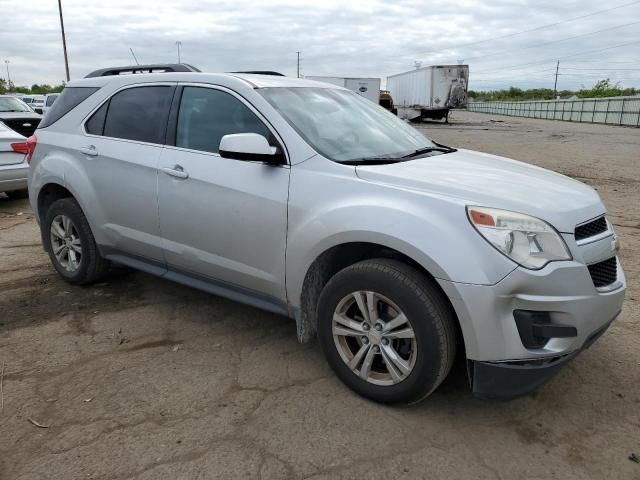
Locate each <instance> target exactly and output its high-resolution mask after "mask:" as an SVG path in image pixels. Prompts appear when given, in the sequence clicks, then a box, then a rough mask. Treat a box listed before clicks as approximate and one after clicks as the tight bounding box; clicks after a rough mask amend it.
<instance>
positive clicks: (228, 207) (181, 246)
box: [158, 85, 290, 302]
mask: <svg viewBox="0 0 640 480" xmlns="http://www.w3.org/2000/svg"><path fill="white" fill-rule="evenodd" d="M178 88H179V92H180V93H177V94H176V98H178V97H179V105H178V107H177V109H176V120H175V139H174V141H173V142H172V145H168V146H167V147H165V149H164V150H163V152H162V154H161V159H160V170H159V177H158V205H159V211H160V229H161V232H162V238H163V246H164V249H165V258H166V260H167V265H168V268H169V269H170V270H173V271H176V272H182V273H186V274H187V275H195V276H201V277H203V278H204V280H205V281H208V282H214V283H218V284H221V285H224V288H228V289H232V290H239V291H248V292H246V293H249V294H252V293H259V294H261V295H266V296H268V297H269V298H270V299H276V300H278V301H280V302H284V301H285V298H286V295H285V287H284V274H285V273H284V272H285V257H284V255H285V241H286V231H287V197H288V189H289V171H290V169H289V166H288V165H279V166H278V165H270V164H266V163H262V162H257V161H246V160H233V159H228V158H222V157H221V156H220V155H219V154H218V146H219V144H220V139H221V138H222V137H223V136H224V135H227V134H233V133H259V134H261V135H264V136H265V137H267V139H269V140H270V143H271V144H272V145H273V146H276V147H278V148H282V147H283V146H282V144H281V142H280V140H277V139H276V135H275V132H274V131H273V130H272V129H271V128H270V127H267V124H266V122H265V121H264V119H263V118H262V117H261V115H260V114H259V113H258V112H257V111H256V110H255V109H254V108H253V107H252V106H251V105H249V104H248V103H247V102H246V101H245V100H244V99H243V98H242V97H240V96H239V95H237V94H236V93H235V92H232V91H230V90H227V89H224V88H222V87H211V86H197V85H185V86H183V87H178Z"/></svg>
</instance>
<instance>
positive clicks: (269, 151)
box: [218, 133, 285, 165]
mask: <svg viewBox="0 0 640 480" xmlns="http://www.w3.org/2000/svg"><path fill="white" fill-rule="evenodd" d="M218 151H219V152H220V156H221V157H222V158H232V159H234V160H249V161H256V162H265V163H271V164H277V165H281V164H283V163H284V160H285V159H284V155H283V154H282V153H281V152H278V149H277V148H276V147H272V146H271V145H269V142H268V141H267V139H266V138H264V137H263V136H262V135H260V134H258V133H233V134H230V135H225V136H224V137H222V139H221V140H220V147H219V148H218Z"/></svg>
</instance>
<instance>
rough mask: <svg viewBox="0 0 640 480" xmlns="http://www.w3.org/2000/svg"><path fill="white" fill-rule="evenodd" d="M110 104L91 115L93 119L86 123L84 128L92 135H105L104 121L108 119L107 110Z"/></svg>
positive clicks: (105, 104) (107, 103)
mask: <svg viewBox="0 0 640 480" xmlns="http://www.w3.org/2000/svg"><path fill="white" fill-rule="evenodd" d="M108 108H109V102H105V103H103V104H102V106H101V107H100V108H99V109H98V110H96V112H95V113H94V114H93V115H91V118H90V119H89V120H88V121H87V123H85V125H84V128H85V130H86V131H87V133H90V134H91V135H102V134H103V133H104V121H105V119H106V118H107V109H108Z"/></svg>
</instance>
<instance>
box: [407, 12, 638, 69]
mask: <svg viewBox="0 0 640 480" xmlns="http://www.w3.org/2000/svg"><path fill="white" fill-rule="evenodd" d="M638 3H640V0H637V1H635V2H630V3H625V4H622V5H617V6H615V7H610V8H605V9H604V10H598V11H596V12H591V13H587V14H585V15H580V16H578V17H573V18H567V19H566V20H561V21H559V22H554V23H549V24H547V25H542V26H539V27H535V28H531V29H529V30H522V31H521V32H516V33H509V34H506V35H500V36H498V37H491V38H487V39H484V40H478V41H476V42H469V43H462V44H459V45H453V46H450V47H446V48H443V49H438V50H426V51H423V52H421V53H417V54H413V55H412V56H414V57H415V56H417V55H424V54H425V53H438V52H443V51H445V50H452V49H454V48H462V47H468V46H471V45H479V44H481V43H486V42H491V41H493V40H501V39H503V38H511V37H516V36H518V35H522V34H525V33H530V32H535V31H538V30H543V29H545V28H551V27H555V26H557V25H562V24H563V23H568V22H573V21H575V20H580V19H582V18H587V17H592V16H594V15H598V14H600V13H604V12H610V11H612V10H617V9H619V8H624V7H629V6H631V5H635V4H638ZM399 57H407V55H401V56H399ZM399 57H398V58H399Z"/></svg>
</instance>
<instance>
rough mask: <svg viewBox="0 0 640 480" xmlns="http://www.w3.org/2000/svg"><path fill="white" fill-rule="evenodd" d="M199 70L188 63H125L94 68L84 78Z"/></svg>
mask: <svg viewBox="0 0 640 480" xmlns="http://www.w3.org/2000/svg"><path fill="white" fill-rule="evenodd" d="M199 71H200V70H199V69H198V68H196V67H194V66H193V65H189V64H188V63H156V64H151V65H127V66H124V67H109V68H101V69H100V70H95V71H93V72H91V73H90V74H88V75H86V76H85V77H84V78H93V77H109V76H111V75H131V74H134V73H169V72H199Z"/></svg>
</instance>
